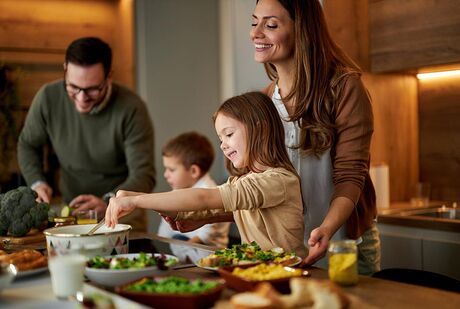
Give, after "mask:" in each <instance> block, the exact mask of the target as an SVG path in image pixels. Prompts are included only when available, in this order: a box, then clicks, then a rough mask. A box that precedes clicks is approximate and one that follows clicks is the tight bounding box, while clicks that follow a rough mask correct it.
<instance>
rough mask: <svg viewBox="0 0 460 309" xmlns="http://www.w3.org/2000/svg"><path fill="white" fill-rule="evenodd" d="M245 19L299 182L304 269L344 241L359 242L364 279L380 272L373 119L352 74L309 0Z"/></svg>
mask: <svg viewBox="0 0 460 309" xmlns="http://www.w3.org/2000/svg"><path fill="white" fill-rule="evenodd" d="M252 19H253V21H252V29H251V32H250V37H251V40H252V42H253V43H254V46H255V55H254V58H255V60H256V61H257V62H260V63H263V64H264V66H265V69H266V72H267V74H268V76H269V78H270V79H271V80H272V81H273V82H272V83H271V84H270V85H269V86H268V87H267V88H266V89H265V90H264V92H265V93H266V94H268V95H269V96H270V97H271V98H272V101H273V103H274V104H275V106H276V108H277V109H278V112H279V114H280V116H281V118H282V119H283V125H284V129H285V142H286V146H287V148H288V153H289V157H290V159H291V161H292V163H293V165H294V167H295V168H296V170H297V171H298V173H299V175H300V177H301V182H302V194H303V199H304V207H305V215H304V221H305V227H306V233H307V234H306V237H307V238H306V239H305V240H306V241H308V245H309V247H310V248H309V254H308V256H307V257H306V258H305V259H304V264H308V265H310V264H313V263H315V262H317V261H319V260H320V259H321V258H322V257H324V256H325V254H326V251H327V246H328V242H329V240H330V239H332V238H334V239H336V238H337V239H344V238H351V239H356V240H357V241H358V243H359V245H358V252H359V253H358V259H359V266H358V267H359V272H360V273H361V274H372V273H373V272H375V271H378V270H379V268H380V265H379V264H380V241H379V236H378V231H377V229H376V226H375V217H376V214H377V211H376V205H375V191H374V188H373V185H372V182H371V180H370V177H369V161H370V142H371V136H372V132H373V116H372V107H371V104H370V98H369V96H368V93H367V91H366V89H365V88H364V86H363V84H362V82H361V80H360V71H359V68H358V67H357V66H356V65H355V64H354V63H353V61H352V60H351V59H350V58H348V57H347V56H346V55H345V53H344V52H343V51H342V50H341V49H340V48H339V47H338V46H337V45H336V44H335V43H334V42H333V41H332V39H331V37H330V35H329V33H328V30H327V25H326V22H325V18H324V14H323V12H322V8H321V5H320V3H319V2H318V1H317V0H308V1H305V0H260V1H257V4H256V7H255V10H254V14H253V18H252ZM319 265H323V266H324V265H325V261H324V260H323V261H322V262H321V263H319Z"/></svg>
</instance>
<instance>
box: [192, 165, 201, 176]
mask: <svg viewBox="0 0 460 309" xmlns="http://www.w3.org/2000/svg"><path fill="white" fill-rule="evenodd" d="M190 174H191V175H192V177H193V178H194V179H196V180H198V179H200V178H201V168H200V167H199V166H198V165H196V164H192V166H190Z"/></svg>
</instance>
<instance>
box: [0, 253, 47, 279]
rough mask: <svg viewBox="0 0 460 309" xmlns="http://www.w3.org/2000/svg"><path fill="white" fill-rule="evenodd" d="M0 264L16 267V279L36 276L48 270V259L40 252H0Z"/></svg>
mask: <svg viewBox="0 0 460 309" xmlns="http://www.w3.org/2000/svg"><path fill="white" fill-rule="evenodd" d="M0 263H1V264H13V265H14V266H15V267H16V270H17V274H16V278H22V277H28V276H32V275H36V274H39V273H42V272H45V271H47V270H48V258H47V257H46V256H45V255H43V254H42V253H41V252H40V251H38V250H34V249H24V250H20V251H15V252H12V253H9V254H8V253H6V252H4V251H2V252H0Z"/></svg>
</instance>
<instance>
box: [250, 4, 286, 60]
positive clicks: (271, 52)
mask: <svg viewBox="0 0 460 309" xmlns="http://www.w3.org/2000/svg"><path fill="white" fill-rule="evenodd" d="M250 37H251V40H252V42H253V43H254V46H255V54H254V59H255V60H256V61H257V62H260V63H268V62H269V63H272V64H274V65H281V64H283V63H286V62H287V63H290V62H292V61H293V60H294V44H295V43H294V21H293V20H292V19H291V17H290V16H289V12H288V11H287V10H286V9H285V8H284V7H283V6H282V5H281V4H280V3H279V2H278V0H260V1H259V2H258V3H257V5H256V8H255V10H254V13H253V15H252V29H251V32H250Z"/></svg>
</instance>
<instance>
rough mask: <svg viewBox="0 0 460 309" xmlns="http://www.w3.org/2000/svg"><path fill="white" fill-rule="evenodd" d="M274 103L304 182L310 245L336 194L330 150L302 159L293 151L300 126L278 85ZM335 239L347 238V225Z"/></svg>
mask: <svg viewBox="0 0 460 309" xmlns="http://www.w3.org/2000/svg"><path fill="white" fill-rule="evenodd" d="M272 101H273V103H274V104H275V107H276V109H277V110H278V113H279V115H280V117H281V120H282V123H283V127H284V134H285V142H286V148H287V152H288V155H289V159H290V160H291V162H292V165H293V166H294V168H295V169H296V170H297V173H298V174H299V175H300V179H301V182H300V184H301V188H302V198H303V202H304V222H305V237H304V242H305V245H306V246H307V242H308V239H309V238H310V233H311V231H312V230H313V229H315V228H317V227H319V226H320V225H321V223H322V222H323V220H324V218H325V217H326V214H327V211H328V210H329V205H330V203H331V197H332V193H333V192H334V184H333V182H332V161H331V156H330V149H329V150H327V151H325V152H324V153H323V154H322V155H321V157H320V158H315V157H313V156H308V157H305V156H304V157H302V156H301V155H300V150H299V149H295V148H293V147H294V146H297V145H298V144H299V139H300V127H299V126H298V125H297V124H296V123H295V122H292V121H289V114H288V112H287V110H286V107H285V106H284V103H283V101H282V100H281V96H280V94H279V88H278V85H276V86H275V91H274V92H273V95H272ZM332 238H333V239H346V238H347V237H346V235H345V226H342V227H341V228H340V229H339V230H338V231H337V232H336V233H335V234H334V236H333V237H332ZM307 247H308V246H307ZM323 260H325V259H323ZM315 265H317V266H321V267H322V266H324V264H321V263H320V264H315Z"/></svg>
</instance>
